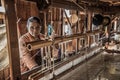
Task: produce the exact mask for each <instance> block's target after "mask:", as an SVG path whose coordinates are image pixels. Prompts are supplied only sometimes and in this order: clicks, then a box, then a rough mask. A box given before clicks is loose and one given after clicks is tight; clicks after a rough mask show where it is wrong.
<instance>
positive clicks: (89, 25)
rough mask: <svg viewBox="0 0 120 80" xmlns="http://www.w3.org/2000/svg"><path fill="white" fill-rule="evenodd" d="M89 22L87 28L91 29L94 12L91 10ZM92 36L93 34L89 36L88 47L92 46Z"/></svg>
mask: <svg viewBox="0 0 120 80" xmlns="http://www.w3.org/2000/svg"><path fill="white" fill-rule="evenodd" d="M87 22H88V25H87V30H88V31H91V29H92V13H91V12H88V20H87ZM90 37H91V36H88V47H90V45H91V38H90ZM86 39H87V38H86Z"/></svg>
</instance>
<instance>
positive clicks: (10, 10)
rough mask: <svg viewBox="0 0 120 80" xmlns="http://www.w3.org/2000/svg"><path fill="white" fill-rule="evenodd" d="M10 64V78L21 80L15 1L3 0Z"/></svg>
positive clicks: (11, 79)
mask: <svg viewBox="0 0 120 80" xmlns="http://www.w3.org/2000/svg"><path fill="white" fill-rule="evenodd" d="M4 4H5V11H6V15H5V19H6V28H7V31H6V32H7V40H8V51H9V64H10V80H21V73H20V57H19V48H18V37H17V24H16V21H17V19H16V12H15V1H14V0H4Z"/></svg>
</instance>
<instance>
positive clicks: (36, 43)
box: [26, 30, 102, 51]
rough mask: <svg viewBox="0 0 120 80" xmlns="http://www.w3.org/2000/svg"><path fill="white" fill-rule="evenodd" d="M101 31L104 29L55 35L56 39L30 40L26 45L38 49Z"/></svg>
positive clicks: (28, 47) (31, 48) (29, 48)
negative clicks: (68, 34)
mask: <svg viewBox="0 0 120 80" xmlns="http://www.w3.org/2000/svg"><path fill="white" fill-rule="evenodd" d="M100 32H102V31H100V30H95V31H92V32H87V33H84V34H74V35H70V36H61V37H55V39H54V40H53V41H49V40H45V41H34V42H28V43H26V47H27V49H28V50H29V51H32V50H35V49H38V48H41V47H45V46H50V45H53V44H57V43H62V42H64V41H68V40H73V39H76V38H81V37H86V36H88V35H94V34H97V33H100Z"/></svg>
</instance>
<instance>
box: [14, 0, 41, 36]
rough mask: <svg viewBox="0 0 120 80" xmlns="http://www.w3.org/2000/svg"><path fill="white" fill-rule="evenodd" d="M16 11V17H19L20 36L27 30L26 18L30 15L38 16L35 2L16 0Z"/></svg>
mask: <svg viewBox="0 0 120 80" xmlns="http://www.w3.org/2000/svg"><path fill="white" fill-rule="evenodd" d="M16 13H17V19H21V20H20V22H19V23H18V30H19V33H18V36H19V37H20V36H21V35H23V34H25V33H26V32H27V29H26V22H27V19H28V18H29V17H31V16H37V17H39V11H38V8H37V6H36V3H35V2H29V1H22V0H16Z"/></svg>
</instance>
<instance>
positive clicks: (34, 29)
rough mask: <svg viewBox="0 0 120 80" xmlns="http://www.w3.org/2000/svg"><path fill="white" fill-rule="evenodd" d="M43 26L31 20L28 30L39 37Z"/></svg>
mask: <svg viewBox="0 0 120 80" xmlns="http://www.w3.org/2000/svg"><path fill="white" fill-rule="evenodd" d="M40 31H41V26H40V24H39V23H37V22H30V23H29V24H28V32H29V33H30V34H31V35H32V36H33V37H37V36H38V35H39V34H40Z"/></svg>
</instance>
